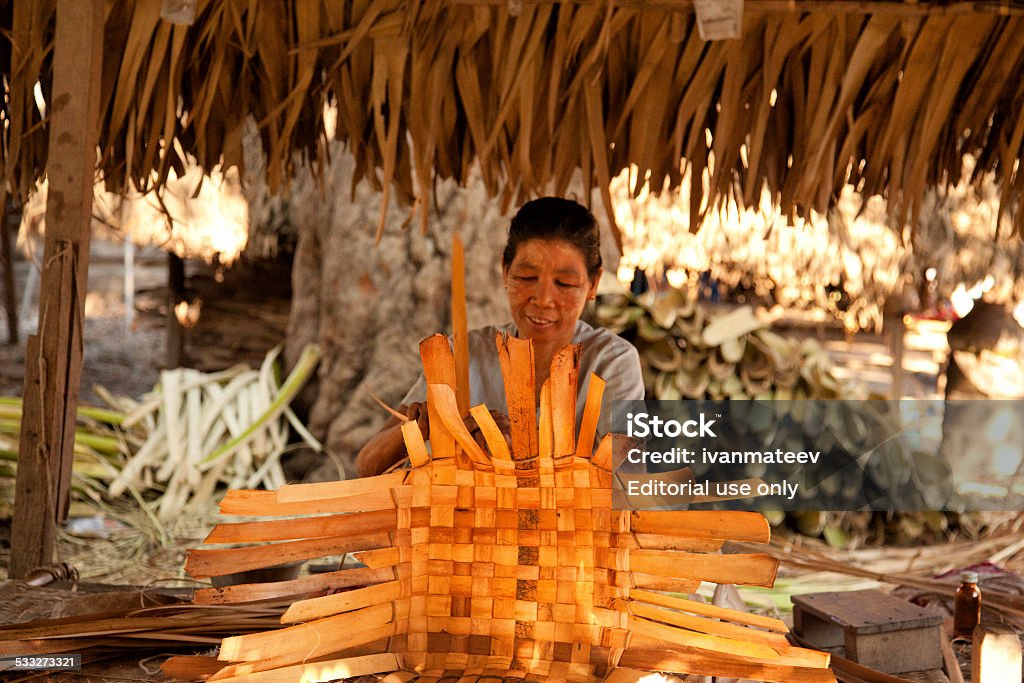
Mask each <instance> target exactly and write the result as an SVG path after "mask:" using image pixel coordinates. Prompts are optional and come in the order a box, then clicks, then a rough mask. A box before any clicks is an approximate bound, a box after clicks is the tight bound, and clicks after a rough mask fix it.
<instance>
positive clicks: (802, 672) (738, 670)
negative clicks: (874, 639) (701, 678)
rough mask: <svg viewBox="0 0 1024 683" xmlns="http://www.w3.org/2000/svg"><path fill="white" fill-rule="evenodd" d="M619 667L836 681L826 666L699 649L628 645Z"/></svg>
mask: <svg viewBox="0 0 1024 683" xmlns="http://www.w3.org/2000/svg"><path fill="white" fill-rule="evenodd" d="M619 665H620V666H629V667H635V668H638V669H647V670H648V671H680V672H686V673H692V674H696V675H706V676H727V677H732V678H741V679H750V680H756V681H766V682H767V683H835V681H836V678H835V676H834V675H833V674H832V672H831V671H829V670H828V669H815V668H810V667H801V666H785V665H773V664H765V663H762V662H751V661H744V660H742V659H738V658H735V657H730V656H727V655H724V654H720V655H716V656H713V657H712V656H708V655H707V654H704V653H702V652H700V651H678V650H671V651H670V650H666V649H664V648H659V649H656V650H654V649H638V648H628V649H626V650H625V651H624V652H623V653H622V656H621V657H620V658H619Z"/></svg>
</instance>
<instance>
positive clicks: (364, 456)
mask: <svg viewBox="0 0 1024 683" xmlns="http://www.w3.org/2000/svg"><path fill="white" fill-rule="evenodd" d="M398 410H399V412H404V413H405V416H406V417H407V418H409V419H410V420H414V421H415V422H416V424H418V425H419V427H420V431H421V432H422V433H423V438H424V440H426V439H427V438H429V434H430V432H429V430H430V427H429V424H428V423H427V404H426V403H413V404H411V405H408V406H405V405H403V406H399V408H398ZM405 454H406V450H405V439H404V438H403V437H402V422H401V421H400V420H399V419H398V418H397V417H392V418H391V419H390V420H388V422H387V423H386V424H385V425H384V427H383V428H381V430H380V431H379V432H377V434H376V435H375V436H374V437H373V438H372V439H370V440H369V441H367V442H366V445H365V446H363V448H362V450H360V451H359V454H358V455H357V456H356V472H357V473H358V474H359V476H360V477H373V476H376V475H378V474H384V473H385V472H387V471H388V468H390V467H391V466H392V465H394V464H395V463H396V462H398V461H399V460H401V459H402V457H403V456H404V455H405Z"/></svg>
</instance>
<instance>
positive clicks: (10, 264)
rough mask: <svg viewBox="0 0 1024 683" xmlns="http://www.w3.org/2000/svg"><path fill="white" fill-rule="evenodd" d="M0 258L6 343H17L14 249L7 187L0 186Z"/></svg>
mask: <svg viewBox="0 0 1024 683" xmlns="http://www.w3.org/2000/svg"><path fill="white" fill-rule="evenodd" d="M0 250H2V251H3V253H2V254H0V258H2V259H3V262H4V296H5V297H6V303H5V305H4V307H5V308H6V309H7V343H8V344H10V345H12V346H13V345H14V344H17V343H18V304H17V302H16V301H15V296H14V250H13V249H11V233H10V230H8V226H7V187H6V184H5V185H4V186H3V187H0Z"/></svg>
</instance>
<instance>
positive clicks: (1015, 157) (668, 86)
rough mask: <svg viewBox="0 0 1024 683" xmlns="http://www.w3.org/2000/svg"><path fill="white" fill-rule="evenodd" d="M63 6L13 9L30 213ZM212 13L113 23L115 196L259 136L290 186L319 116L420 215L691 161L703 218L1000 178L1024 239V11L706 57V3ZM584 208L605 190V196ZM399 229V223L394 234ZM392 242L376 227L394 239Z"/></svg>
mask: <svg viewBox="0 0 1024 683" xmlns="http://www.w3.org/2000/svg"><path fill="white" fill-rule="evenodd" d="M58 5H59V3H55V2H53V0H26V1H25V2H19V3H17V6H16V7H15V9H14V18H13V27H12V31H11V34H10V35H11V40H12V48H13V51H12V54H13V55H16V56H17V58H16V59H14V60H13V61H12V66H11V67H10V73H9V74H6V75H7V76H8V82H9V83H10V106H9V111H8V112H7V113H8V116H9V120H10V127H9V129H8V131H7V135H8V136H9V137H8V138H7V140H6V141H5V142H6V144H5V145H4V149H5V151H6V155H5V157H4V159H3V163H4V168H5V171H6V173H7V175H8V177H9V178H11V180H12V181H13V183H12V185H13V186H14V187H15V188H17V190H18V191H19V192H20V193H21V194H22V195H23V196H24V195H26V194H28V193H29V191H30V190H31V189H32V187H33V185H34V183H35V181H36V180H37V179H38V178H39V177H40V176H41V175H42V174H43V173H44V170H45V164H46V155H47V133H48V131H47V126H46V125H45V118H44V113H43V111H41V109H40V107H39V105H37V104H36V102H35V99H34V93H33V90H34V88H35V86H36V84H37V82H38V83H39V84H40V86H41V92H42V100H43V102H44V103H48V102H49V97H50V93H49V85H50V83H51V80H52V78H51V74H50V69H51V55H52V48H53V45H52V36H53V30H52V26H53V22H54V17H55V14H56V8H57V6H58ZM514 5H515V6H514V7H513V4H507V3H505V2H487V1H486V0H479V1H477V2H469V1H465V0H463V1H461V2H460V1H453V0H444V1H438V2H430V3H413V4H407V3H401V2H399V1H398V0H369V1H368V2H363V3H356V4H348V5H338V4H337V3H332V2H326V1H325V0H289V1H288V2H271V3H253V2H250V3H240V2H235V1H232V0H207V1H206V2H201V3H198V5H197V10H196V17H195V23H194V24H193V25H192V26H180V25H174V24H170V23H168V22H166V21H164V20H162V19H161V17H160V6H159V3H157V2H152V1H147V2H141V1H140V2H133V1H131V0H117V1H115V2H113V3H112V5H111V7H109V8H108V12H107V17H108V19H107V25H106V33H105V45H104V47H105V53H104V63H105V64H106V67H105V73H104V78H103V93H102V96H103V100H102V102H103V104H102V107H103V110H102V112H101V117H100V120H101V122H102V124H101V130H100V148H101V167H102V172H103V176H104V178H105V179H106V181H107V183H108V184H109V185H110V186H111V187H113V188H120V187H124V186H126V185H128V184H133V185H135V186H136V187H137V188H139V189H143V190H144V189H148V188H151V187H153V186H160V185H162V183H163V182H164V181H165V180H166V179H167V178H168V177H169V174H170V171H171V169H175V170H177V171H180V170H181V169H182V167H183V165H184V155H186V154H190V155H193V156H195V158H196V159H197V160H198V162H199V164H200V165H201V166H202V167H203V168H205V169H211V168H213V167H214V166H216V165H217V164H219V163H221V162H224V163H225V165H226V166H228V167H230V166H232V165H241V164H242V131H243V126H244V125H245V121H246V120H247V117H252V118H253V119H255V120H256V121H257V123H258V125H259V130H260V138H261V142H262V146H263V148H264V150H265V152H266V154H267V160H268V161H267V166H266V175H267V179H268V182H269V183H270V185H271V187H272V188H276V187H278V186H279V185H280V184H281V183H284V182H287V181H288V179H289V178H290V177H291V176H292V174H293V172H294V170H295V168H296V166H297V165H298V164H300V163H302V161H303V160H311V161H313V162H314V163H315V164H316V166H317V167H318V168H319V167H322V165H323V164H324V163H325V162H326V161H327V160H328V153H327V144H326V143H327V133H326V131H327V127H326V126H325V120H324V118H325V117H324V105H325V104H327V103H336V104H337V106H338V108H339V110H340V112H339V115H338V122H337V128H336V136H337V138H339V139H340V140H342V141H344V142H345V143H347V145H348V146H349V147H350V149H351V150H352V152H353V154H354V155H355V157H356V159H357V173H356V178H357V179H362V178H365V179H368V180H370V182H372V183H373V184H374V185H375V186H376V187H378V188H380V189H381V190H382V191H383V194H384V201H385V205H386V202H387V197H388V195H390V194H394V195H396V196H398V197H399V198H401V199H403V200H405V201H413V200H415V202H416V205H417V207H418V208H419V211H420V217H421V220H426V218H427V215H428V214H427V208H428V205H429V201H430V187H431V184H432V183H433V182H434V181H435V180H437V179H439V178H455V179H457V180H460V181H465V180H466V179H467V177H468V173H469V168H470V165H471V163H472V162H474V161H475V162H478V163H479V165H480V168H481V173H482V176H483V178H484V180H485V182H486V184H487V186H488V189H489V190H490V191H491V192H492V193H494V194H497V193H498V192H499V191H502V190H503V191H504V195H503V200H504V201H505V202H509V201H511V200H512V199H517V200H518V199H522V198H524V197H525V196H527V195H529V194H534V193H538V194H539V193H547V192H550V191H552V190H553V191H554V192H557V193H564V191H565V190H566V188H567V185H568V183H569V180H570V178H571V177H572V175H573V173H574V172H575V170H576V169H581V170H582V175H583V181H584V183H585V185H586V187H587V188H588V189H590V188H594V187H598V188H600V190H601V192H602V195H603V198H604V202H605V204H606V205H608V206H606V208H607V209H608V210H609V215H611V207H610V204H611V202H610V199H611V197H610V194H609V191H608V186H609V182H610V180H611V178H613V177H614V176H616V175H617V174H618V173H619V172H620V171H621V170H623V169H624V168H627V167H628V166H629V165H630V164H635V165H636V167H637V169H638V173H637V177H639V178H647V177H649V178H650V180H651V182H652V185H653V186H654V187H656V188H660V187H662V184H663V183H664V182H665V181H666V180H667V181H668V183H669V186H670V187H672V188H675V187H678V186H679V183H680V182H681V178H682V174H681V172H680V168H681V162H682V166H683V167H685V168H686V169H688V170H689V172H690V174H691V176H692V177H694V178H698V179H700V182H695V183H694V184H693V187H692V190H691V192H690V208H691V211H690V215H691V225H692V226H693V227H695V228H696V227H697V226H699V225H700V222H701V219H702V217H703V216H704V215H705V214H706V213H707V212H708V210H709V209H710V208H712V207H715V206H720V205H722V204H723V202H726V201H727V200H729V199H735V200H738V201H739V202H740V203H741V204H742V205H746V206H750V205H753V204H755V203H756V202H757V201H758V198H759V196H760V193H761V190H762V188H764V187H767V189H768V191H769V192H770V196H771V197H772V199H773V201H774V202H775V203H776V204H777V205H778V206H779V207H780V208H781V209H782V211H783V213H784V214H785V215H789V216H791V215H796V214H800V215H806V214H807V213H808V212H809V211H810V210H811V209H815V210H817V211H819V212H822V211H824V210H825V209H826V208H828V206H829V205H830V204H832V203H833V202H834V200H835V199H836V198H837V197H838V195H839V192H840V190H841V188H842V187H843V186H844V184H846V183H851V184H853V185H855V186H856V187H858V188H859V189H860V190H862V191H863V192H864V193H866V194H868V195H875V194H881V195H884V196H885V197H886V198H887V199H888V200H889V207H890V210H891V212H892V213H893V215H894V217H895V218H896V220H897V222H898V223H899V224H900V225H914V224H915V222H916V217H917V216H918V215H919V214H920V212H921V209H922V201H923V198H924V196H925V195H924V193H925V189H926V188H927V187H929V186H932V185H939V184H945V183H947V182H949V181H954V182H955V181H957V180H958V179H961V178H963V177H964V176H965V174H966V172H965V170H964V168H963V166H962V164H961V158H962V156H963V155H964V154H965V153H970V154H973V155H975V156H976V158H977V160H978V163H977V167H976V168H975V170H974V172H973V174H971V177H970V180H971V181H972V182H977V181H978V180H979V178H981V177H982V175H983V174H984V173H985V172H990V171H991V172H994V173H995V174H996V176H997V178H998V180H999V181H1000V182H1001V195H1000V199H1001V203H1002V210H1003V212H1004V213H1006V214H1008V215H1010V216H1012V217H1013V219H1014V226H1015V229H1016V231H1017V232H1018V233H1019V232H1021V229H1022V227H1024V212H1022V211H1020V210H1019V209H1020V202H1021V201H1022V200H1021V197H1024V191H1022V190H1024V173H1022V172H1021V165H1020V164H1019V160H1020V159H1021V157H1022V156H1024V115H1022V113H1024V112H1022V108H1024V97H1022V95H1024V78H1022V75H1024V59H1022V56H1024V43H1022V41H1020V40H1019V36H1020V35H1021V32H1022V30H1024V16H1022V14H1021V12H1020V11H1019V9H1018V8H1017V7H1015V6H1013V7H1010V6H1005V5H1004V6H997V5H995V4H992V5H984V4H968V3H953V5H941V6H939V5H934V6H933V5H929V4H923V5H922V4H913V5H911V4H907V5H905V6H904V5H899V4H893V3H888V4H881V3H880V4H879V5H878V8H877V10H875V9H874V8H873V7H871V6H870V5H869V6H864V5H858V4H855V3H850V9H849V11H844V10H843V8H842V3H828V4H826V5H823V6H820V7H818V6H813V5H808V6H807V8H806V10H807V11H803V12H800V13H798V12H793V11H790V10H788V9H786V10H779V9H776V7H775V5H771V4H768V3H765V4H760V3H758V2H756V1H752V2H748V3H747V6H746V7H747V8H746V13H745V16H744V21H743V35H742V37H741V38H740V39H737V40H734V41H722V42H712V43H705V42H703V41H701V40H700V39H699V37H698V35H697V29H696V24H695V21H694V18H693V15H692V8H691V6H689V5H685V4H681V5H678V6H677V5H671V6H666V5H658V4H654V5H644V4H640V5H634V4H632V3H625V4H624V3H615V4H605V3H601V2H599V3H597V4H594V3H581V4H575V3H571V2H556V3H550V4H549V3H536V4H535V3H514ZM588 196H589V194H588ZM380 225H383V223H380ZM378 229H379V228H378Z"/></svg>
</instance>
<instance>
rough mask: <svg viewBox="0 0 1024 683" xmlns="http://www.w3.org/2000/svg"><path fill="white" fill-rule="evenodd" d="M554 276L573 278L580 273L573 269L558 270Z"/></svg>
mask: <svg viewBox="0 0 1024 683" xmlns="http://www.w3.org/2000/svg"><path fill="white" fill-rule="evenodd" d="M555 275H572V276H573V277H579V275H580V273H579V271H578V270H576V269H575V268H559V269H558V270H556V271H555Z"/></svg>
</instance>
